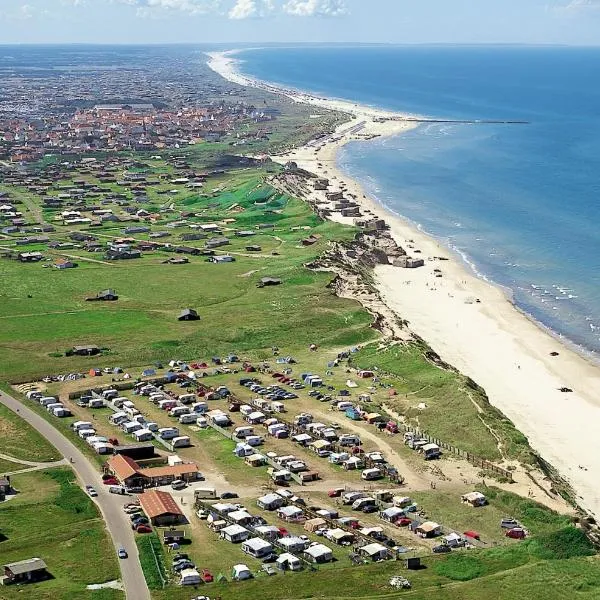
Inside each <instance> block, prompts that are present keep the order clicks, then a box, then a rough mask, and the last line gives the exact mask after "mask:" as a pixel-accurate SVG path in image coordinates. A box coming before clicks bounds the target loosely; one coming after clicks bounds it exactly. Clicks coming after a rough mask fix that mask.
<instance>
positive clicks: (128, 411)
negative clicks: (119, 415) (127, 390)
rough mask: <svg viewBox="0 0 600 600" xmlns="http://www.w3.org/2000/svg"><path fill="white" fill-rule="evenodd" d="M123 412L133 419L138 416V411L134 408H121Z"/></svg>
mask: <svg viewBox="0 0 600 600" xmlns="http://www.w3.org/2000/svg"><path fill="white" fill-rule="evenodd" d="M123 412H124V413H125V414H126V415H127V416H128V417H129V418H133V417H135V416H136V415H139V414H140V411H139V410H138V409H137V408H136V407H135V406H123Z"/></svg>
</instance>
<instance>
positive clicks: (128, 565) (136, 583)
mask: <svg viewBox="0 0 600 600" xmlns="http://www.w3.org/2000/svg"><path fill="white" fill-rule="evenodd" d="M0 402H1V403H2V404H4V405H5V406H6V407H8V408H9V409H10V410H12V411H13V412H15V413H16V412H18V414H19V416H21V417H22V418H24V419H25V420H26V421H27V422H28V423H29V424H30V425H31V426H32V427H33V428H34V429H37V430H38V431H39V432H40V433H41V434H42V435H43V436H44V437H45V438H46V439H47V440H48V441H49V442H50V443H51V444H52V445H53V446H54V447H55V448H56V449H57V450H58V451H59V452H60V453H61V454H62V455H63V456H64V457H66V458H72V459H73V464H72V465H71V466H72V467H73V469H74V471H75V473H77V476H78V478H79V480H80V482H81V484H82V485H93V486H94V487H95V488H96V490H97V491H98V497H97V498H95V499H94V500H95V501H96V504H97V505H98V507H99V508H100V511H101V512H102V516H103V517H104V522H105V523H106V527H107V529H108V532H109V534H110V536H111V537H112V541H113V544H114V546H115V554H116V549H118V548H120V547H121V546H122V547H123V548H125V549H126V550H127V552H128V554H129V558H128V559H125V560H120V561H119V566H120V567H121V577H122V580H123V585H124V588H125V594H126V596H127V600H150V592H149V590H148V586H147V584H146V580H145V579H144V574H143V573H142V568H141V566H140V561H139V556H138V553H137V547H136V545H135V541H134V536H133V532H132V530H131V527H130V524H129V520H128V518H127V515H126V514H125V513H124V512H123V510H122V506H123V504H125V502H124V501H123V497H122V496H120V497H119V496H115V495H113V494H109V493H108V490H107V489H106V486H104V485H103V484H102V478H101V476H100V473H99V471H98V468H97V467H96V466H94V465H93V464H92V463H91V462H90V461H89V460H88V458H87V457H86V456H85V455H84V454H83V453H82V452H81V451H80V450H79V449H78V448H77V447H76V446H75V445H74V444H73V443H72V442H71V441H69V440H68V439H67V438H66V437H65V436H64V435H63V434H62V433H60V431H58V430H57V429H56V428H55V427H54V426H52V425H51V424H50V423H49V422H48V421H46V419H44V418H43V417H41V416H40V415H38V414H37V413H35V412H33V411H32V410H31V409H29V408H27V406H25V405H24V404H23V403H21V402H19V401H18V400H15V399H14V398H12V397H11V396H8V395H7V394H5V393H4V392H2V391H0ZM90 583H96V582H93V581H90Z"/></svg>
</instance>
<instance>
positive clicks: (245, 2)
mask: <svg viewBox="0 0 600 600" xmlns="http://www.w3.org/2000/svg"><path fill="white" fill-rule="evenodd" d="M274 11H275V5H274V3H273V0H236V3H235V4H234V5H233V6H232V7H231V10H230V11H229V12H228V13H227V16H228V17H229V18H230V19H237V20H240V19H252V18H257V17H266V16H268V15H270V14H272V13H273V12H274Z"/></svg>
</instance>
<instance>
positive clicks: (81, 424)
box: [71, 421, 92, 431]
mask: <svg viewBox="0 0 600 600" xmlns="http://www.w3.org/2000/svg"><path fill="white" fill-rule="evenodd" d="M71 429H73V431H79V430H81V429H92V424H91V423H90V422H89V421H75V423H73V424H72V425H71Z"/></svg>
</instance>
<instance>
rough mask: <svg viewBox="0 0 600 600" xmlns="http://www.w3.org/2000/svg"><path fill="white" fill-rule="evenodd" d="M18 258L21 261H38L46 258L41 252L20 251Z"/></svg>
mask: <svg viewBox="0 0 600 600" xmlns="http://www.w3.org/2000/svg"><path fill="white" fill-rule="evenodd" d="M17 258H18V259H19V260H20V261H21V262H38V261H40V260H42V258H44V255H43V254H42V253H41V252H19V254H17Z"/></svg>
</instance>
